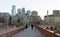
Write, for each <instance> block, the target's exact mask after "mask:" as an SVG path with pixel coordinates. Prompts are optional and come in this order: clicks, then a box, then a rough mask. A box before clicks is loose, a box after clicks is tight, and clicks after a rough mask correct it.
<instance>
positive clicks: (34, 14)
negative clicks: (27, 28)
mask: <svg viewBox="0 0 60 37" xmlns="http://www.w3.org/2000/svg"><path fill="white" fill-rule="evenodd" d="M40 20H41V18H40V16H38V12H37V11H32V15H31V16H30V23H32V24H37V23H38V22H39V21H40Z"/></svg>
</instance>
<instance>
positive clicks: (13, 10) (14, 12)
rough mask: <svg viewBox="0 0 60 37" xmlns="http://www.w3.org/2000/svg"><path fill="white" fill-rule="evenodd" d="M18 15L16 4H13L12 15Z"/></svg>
mask: <svg viewBox="0 0 60 37" xmlns="http://www.w3.org/2000/svg"><path fill="white" fill-rule="evenodd" d="M14 15H16V7H15V5H13V6H12V16H14Z"/></svg>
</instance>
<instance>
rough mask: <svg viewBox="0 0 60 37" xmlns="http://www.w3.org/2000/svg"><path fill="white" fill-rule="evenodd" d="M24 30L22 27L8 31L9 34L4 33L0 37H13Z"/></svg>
mask: <svg viewBox="0 0 60 37" xmlns="http://www.w3.org/2000/svg"><path fill="white" fill-rule="evenodd" d="M24 29H25V26H22V27H19V28H17V29H15V30H13V31H10V32H6V33H4V34H0V37H13V36H14V35H15V34H16V33H18V32H20V31H22V30H24Z"/></svg>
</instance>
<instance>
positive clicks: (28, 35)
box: [14, 27, 40, 37]
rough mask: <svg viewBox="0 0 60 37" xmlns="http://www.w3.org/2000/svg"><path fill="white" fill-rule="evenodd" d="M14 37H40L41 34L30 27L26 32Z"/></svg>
mask: <svg viewBox="0 0 60 37" xmlns="http://www.w3.org/2000/svg"><path fill="white" fill-rule="evenodd" d="M14 37H40V34H39V33H38V31H37V30H36V29H35V28H33V30H32V29H31V27H29V28H27V29H25V30H24V31H21V32H19V33H17V34H16V35H14Z"/></svg>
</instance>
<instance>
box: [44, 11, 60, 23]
mask: <svg viewBox="0 0 60 37" xmlns="http://www.w3.org/2000/svg"><path fill="white" fill-rule="evenodd" d="M47 17H48V18H47ZM44 20H45V22H46V23H48V24H60V10H53V14H52V15H48V16H47V15H46V16H44ZM47 20H48V22H47Z"/></svg>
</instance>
